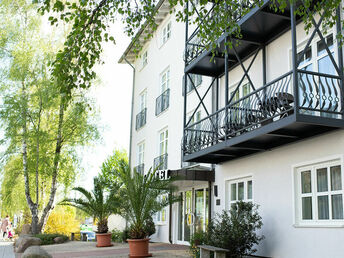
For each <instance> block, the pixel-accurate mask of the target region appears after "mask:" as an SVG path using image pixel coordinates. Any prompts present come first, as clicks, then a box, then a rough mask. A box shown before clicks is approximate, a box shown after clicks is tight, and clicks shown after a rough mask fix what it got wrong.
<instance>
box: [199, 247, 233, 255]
mask: <svg viewBox="0 0 344 258" xmlns="http://www.w3.org/2000/svg"><path fill="white" fill-rule="evenodd" d="M197 247H199V249H200V258H210V253H211V252H214V258H225V257H226V253H228V252H229V250H227V249H223V248H219V247H215V246H211V245H198V246H197Z"/></svg>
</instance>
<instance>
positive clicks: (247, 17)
mask: <svg viewBox="0 0 344 258" xmlns="http://www.w3.org/2000/svg"><path fill="white" fill-rule="evenodd" d="M315 2H316V1H315ZM275 3H276V1H275ZM242 4H243V7H245V8H247V7H248V8H251V10H250V12H248V13H247V14H245V13H242V12H240V10H239V11H238V13H232V14H231V15H232V19H233V20H234V21H236V22H237V23H238V25H239V26H240V28H241V34H242V37H241V38H240V39H239V38H232V41H233V45H238V46H237V49H236V52H237V53H235V51H234V50H233V49H229V50H228V61H229V64H228V68H229V71H230V70H232V69H234V68H235V67H237V66H238V65H240V62H239V61H238V60H237V55H238V56H239V57H240V59H241V61H245V60H247V59H248V58H249V57H251V56H252V55H254V53H255V52H256V51H257V50H259V49H260V48H261V47H262V46H264V45H267V44H269V43H270V42H272V41H273V40H275V39H276V38H278V37H279V36H281V35H282V34H283V33H285V32H286V31H288V30H290V28H291V23H290V7H289V6H287V7H286V9H285V11H284V13H281V12H274V11H273V10H271V8H270V4H271V1H270V0H263V3H262V5H261V6H255V7H253V6H252V4H251V3H250V1H249V0H248V1H243V3H242ZM299 4H301V1H298V2H297V3H296V5H299ZM310 9H312V7H310ZM207 19H217V15H216V14H214V13H213V11H212V9H210V10H209V12H208V14H207V17H206V19H205V20H204V21H203V22H206V21H207ZM300 21H301V17H299V16H296V22H297V23H298V22H300ZM199 33H200V30H199V28H197V29H196V30H195V31H193V33H191V35H190V36H189V37H188V39H187V41H186V48H185V54H184V60H185V64H186V66H185V72H187V73H192V74H201V75H205V76H211V77H218V76H221V75H222V74H224V72H225V58H224V56H225V40H226V38H228V37H230V36H231V33H230V32H227V33H224V34H223V35H222V36H221V37H220V38H219V39H218V40H217V48H216V49H215V51H213V50H212V49H210V48H209V47H208V45H209V43H208V42H201V40H200V37H199ZM238 43H240V44H238ZM213 53H216V55H215V56H214V55H213Z"/></svg>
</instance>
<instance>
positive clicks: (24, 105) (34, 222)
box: [22, 83, 38, 234]
mask: <svg viewBox="0 0 344 258" xmlns="http://www.w3.org/2000/svg"><path fill="white" fill-rule="evenodd" d="M22 91H23V92H22V118H23V139H22V155H23V169H24V182H25V197H26V201H27V204H28V206H29V208H30V211H31V215H32V224H31V228H32V233H33V234H37V231H38V207H37V203H34V202H33V201H32V198H31V195H30V180H29V169H28V162H27V112H28V106H27V95H26V94H27V93H26V87H25V83H22Z"/></svg>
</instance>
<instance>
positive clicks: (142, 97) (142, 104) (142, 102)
mask: <svg viewBox="0 0 344 258" xmlns="http://www.w3.org/2000/svg"><path fill="white" fill-rule="evenodd" d="M146 107H147V90H146V89H144V90H143V91H142V92H141V93H140V94H139V112H141V111H143V110H144V109H145V108H146Z"/></svg>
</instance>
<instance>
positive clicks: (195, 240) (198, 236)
mask: <svg viewBox="0 0 344 258" xmlns="http://www.w3.org/2000/svg"><path fill="white" fill-rule="evenodd" d="M206 238H207V233H205V232H203V231H198V232H195V233H194V234H193V235H192V236H191V239H190V247H189V248H190V253H191V255H192V257H194V258H199V257H200V251H199V248H198V247H197V246H198V245H202V244H204V243H206V242H207V239H206Z"/></svg>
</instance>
